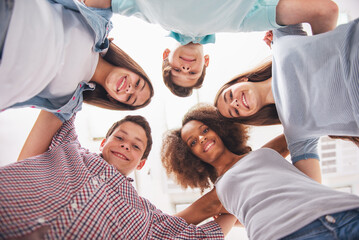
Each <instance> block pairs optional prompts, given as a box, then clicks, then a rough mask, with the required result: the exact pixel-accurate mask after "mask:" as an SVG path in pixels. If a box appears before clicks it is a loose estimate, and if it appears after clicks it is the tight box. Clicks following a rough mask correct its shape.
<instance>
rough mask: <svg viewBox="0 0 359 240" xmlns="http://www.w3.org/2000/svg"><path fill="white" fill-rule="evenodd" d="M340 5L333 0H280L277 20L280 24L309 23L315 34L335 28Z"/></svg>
mask: <svg viewBox="0 0 359 240" xmlns="http://www.w3.org/2000/svg"><path fill="white" fill-rule="evenodd" d="M337 20H338V6H337V5H336V4H335V3H334V2H333V1H331V0H279V2H278V5H277V8H276V21H277V24H279V25H293V24H298V23H305V22H306V23H309V24H310V26H311V27H312V32H313V34H319V33H323V32H327V31H330V30H333V29H334V28H335V26H336V25H337Z"/></svg>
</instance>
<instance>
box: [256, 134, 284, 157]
mask: <svg viewBox="0 0 359 240" xmlns="http://www.w3.org/2000/svg"><path fill="white" fill-rule="evenodd" d="M262 148H271V149H273V150H275V151H277V152H278V153H279V154H280V155H282V157H284V158H285V157H287V156H288V155H289V150H288V145H287V141H286V140H285V136H284V134H281V135H279V136H277V137H275V138H273V139H272V140H270V141H269V142H267V143H266V144H265V145H263V146H262Z"/></svg>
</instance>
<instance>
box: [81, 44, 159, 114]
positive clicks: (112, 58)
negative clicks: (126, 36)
mask: <svg viewBox="0 0 359 240" xmlns="http://www.w3.org/2000/svg"><path fill="white" fill-rule="evenodd" d="M103 59H104V60H106V61H107V62H109V63H111V64H112V65H114V66H117V67H122V68H126V69H128V70H130V71H132V72H134V73H136V74H138V75H139V76H141V77H142V78H143V79H144V80H145V81H146V82H147V83H148V86H149V88H150V97H149V99H148V100H147V101H146V102H145V103H144V104H142V105H139V106H131V105H128V104H124V103H121V102H119V101H117V100H115V99H114V98H112V97H111V96H110V95H109V94H108V93H107V92H106V90H105V89H104V88H103V87H102V86H101V85H100V84H96V88H95V90H93V91H84V92H83V97H84V102H85V103H88V104H91V105H95V106H97V107H101V108H106V109H111V110H135V109H139V108H143V107H145V106H147V105H148V104H149V103H150V102H151V98H152V97H153V94H154V91H153V86H152V83H151V81H150V79H149V77H148V76H147V74H146V73H145V71H144V70H143V69H142V68H141V66H140V65H139V64H138V63H137V62H135V60H133V59H132V58H131V57H130V56H129V55H128V54H127V53H125V52H124V51H123V50H122V49H120V48H119V47H117V46H116V45H115V44H114V43H112V42H110V46H109V48H108V51H107V53H106V55H105V56H104V57H103Z"/></svg>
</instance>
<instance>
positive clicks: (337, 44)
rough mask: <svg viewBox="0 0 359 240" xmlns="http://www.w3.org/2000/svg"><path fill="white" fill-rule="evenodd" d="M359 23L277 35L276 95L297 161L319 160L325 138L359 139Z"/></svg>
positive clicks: (293, 28)
mask: <svg viewBox="0 0 359 240" xmlns="http://www.w3.org/2000/svg"><path fill="white" fill-rule="evenodd" d="M358 21H359V19H356V20H354V21H352V22H349V23H347V24H344V25H341V26H338V27H337V28H336V29H334V30H333V31H330V32H327V33H323V34H319V35H315V36H298V35H306V33H305V32H304V31H303V30H302V27H301V26H300V25H295V26H289V27H285V28H281V29H277V30H275V31H274V32H273V37H274V39H273V45H272V47H273V67H272V72H273V76H272V77H273V79H272V91H273V96H274V99H275V104H276V108H277V111H278V114H279V119H280V121H281V122H282V124H283V127H284V134H285V136H286V139H287V142H288V148H289V150H290V153H291V156H292V161H293V162H296V161H298V160H301V159H306V158H318V153H317V141H318V138H319V137H320V136H324V135H337V136H359V25H358Z"/></svg>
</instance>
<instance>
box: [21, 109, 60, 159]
mask: <svg viewBox="0 0 359 240" xmlns="http://www.w3.org/2000/svg"><path fill="white" fill-rule="evenodd" d="M61 126H62V122H61V120H60V119H58V118H57V117H56V116H55V115H54V114H52V113H50V112H46V111H44V110H42V111H41V112H40V114H39V116H38V118H37V120H36V122H35V124H34V126H33V127H32V129H31V131H30V134H29V136H28V137H27V139H26V141H25V144H24V146H23V147H22V149H21V152H20V155H19V157H18V161H19V160H23V159H26V158H29V157H33V156H36V155H39V154H41V153H44V152H46V151H47V149H48V148H49V146H50V143H51V140H52V137H53V136H54V135H55V133H56V132H57V130H58V129H59V128H60V127H61Z"/></svg>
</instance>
